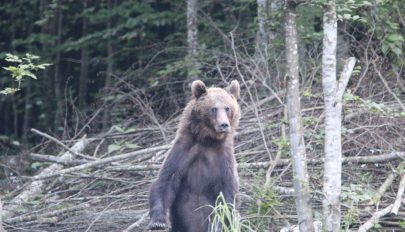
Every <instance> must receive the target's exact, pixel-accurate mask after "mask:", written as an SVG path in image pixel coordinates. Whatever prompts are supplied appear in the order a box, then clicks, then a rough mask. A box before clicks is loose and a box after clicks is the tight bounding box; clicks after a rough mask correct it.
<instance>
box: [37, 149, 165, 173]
mask: <svg viewBox="0 0 405 232" xmlns="http://www.w3.org/2000/svg"><path fill="white" fill-rule="evenodd" d="M170 147H171V146H170V145H163V146H158V147H152V148H146V149H142V150H138V151H133V152H129V153H125V154H121V155H116V156H112V157H108V158H104V159H99V160H96V161H90V162H88V163H85V164H82V165H78V166H75V167H71V168H66V169H63V170H60V171H56V172H53V173H47V175H38V176H34V177H32V178H31V179H32V180H33V181H37V180H42V179H48V178H52V177H57V176H61V175H64V174H68V173H72V172H77V171H80V170H83V169H87V168H92V167H97V166H100V165H104V164H108V163H112V162H116V161H120V160H126V159H130V158H133V157H136V156H139V155H144V154H148V155H147V156H142V157H139V158H138V159H137V161H138V162H141V161H143V160H145V159H149V158H150V157H152V156H153V154H152V153H153V152H156V151H160V150H166V149H169V148H170Z"/></svg>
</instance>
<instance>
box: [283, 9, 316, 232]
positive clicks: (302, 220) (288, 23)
mask: <svg viewBox="0 0 405 232" xmlns="http://www.w3.org/2000/svg"><path fill="white" fill-rule="evenodd" d="M295 18H296V14H295V6H294V5H291V4H288V2H287V12H286V18H285V37H286V48H287V53H286V58H287V76H288V78H289V81H288V89H287V113H288V120H289V128H290V156H291V158H292V160H293V170H294V192H295V193H296V194H295V204H296V207H297V215H298V225H299V230H300V231H301V232H311V231H314V224H313V219H312V209H311V205H310V190H309V184H308V179H309V177H308V170H307V157H306V152H305V144H304V136H303V127H302V118H301V103H300V96H299V94H300V89H299V87H300V86H299V85H300V84H299V63H298V39H297V28H296V23H295Z"/></svg>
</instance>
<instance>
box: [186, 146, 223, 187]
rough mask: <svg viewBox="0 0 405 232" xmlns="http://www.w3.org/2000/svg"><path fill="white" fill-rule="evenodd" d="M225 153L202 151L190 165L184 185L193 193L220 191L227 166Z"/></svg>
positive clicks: (210, 150) (209, 150)
mask: <svg viewBox="0 0 405 232" xmlns="http://www.w3.org/2000/svg"><path fill="white" fill-rule="evenodd" d="M227 156H228V154H227V153H226V152H225V151H217V150H212V149H202V150H201V151H199V153H198V154H197V156H196V159H195V160H194V162H193V163H192V164H191V165H190V167H189V169H188V172H187V174H186V176H185V180H184V183H183V184H185V185H186V186H187V187H188V188H190V190H191V191H193V192H206V191H207V190H208V191H211V190H212V191H220V190H221V188H222V184H223V179H224V176H225V175H226V173H227V169H228V166H229V162H228V158H227Z"/></svg>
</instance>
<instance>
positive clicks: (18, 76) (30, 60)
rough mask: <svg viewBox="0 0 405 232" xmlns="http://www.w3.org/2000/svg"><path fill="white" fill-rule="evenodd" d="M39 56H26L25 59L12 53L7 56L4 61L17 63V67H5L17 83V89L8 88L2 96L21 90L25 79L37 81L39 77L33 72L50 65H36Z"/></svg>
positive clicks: (3, 91)
mask: <svg viewBox="0 0 405 232" xmlns="http://www.w3.org/2000/svg"><path fill="white" fill-rule="evenodd" d="M38 59H39V56H36V55H32V54H29V53H27V54H25V56H24V57H22V58H20V57H18V56H17V55H13V54H10V53H7V54H6V58H5V59H4V60H5V61H7V62H12V63H16V64H15V65H10V66H8V67H3V69H5V70H7V71H8V72H9V73H10V75H11V78H13V79H14V80H15V81H16V82H17V87H15V88H12V87H8V88H6V89H4V90H2V91H0V93H2V94H12V93H15V92H17V91H18V90H20V87H21V82H22V80H23V79H24V78H26V77H30V78H32V79H35V80H36V79H37V76H36V75H35V74H34V73H33V71H37V70H40V69H42V70H43V69H45V68H46V66H49V65H50V64H45V63H44V64H35V63H34V62H35V60H38Z"/></svg>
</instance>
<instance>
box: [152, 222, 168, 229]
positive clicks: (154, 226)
mask: <svg viewBox="0 0 405 232" xmlns="http://www.w3.org/2000/svg"><path fill="white" fill-rule="evenodd" d="M149 229H150V230H163V229H166V223H162V222H153V223H150V224H149Z"/></svg>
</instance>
